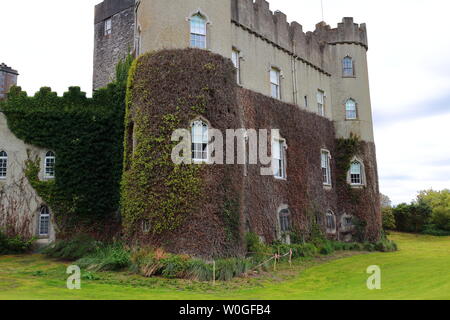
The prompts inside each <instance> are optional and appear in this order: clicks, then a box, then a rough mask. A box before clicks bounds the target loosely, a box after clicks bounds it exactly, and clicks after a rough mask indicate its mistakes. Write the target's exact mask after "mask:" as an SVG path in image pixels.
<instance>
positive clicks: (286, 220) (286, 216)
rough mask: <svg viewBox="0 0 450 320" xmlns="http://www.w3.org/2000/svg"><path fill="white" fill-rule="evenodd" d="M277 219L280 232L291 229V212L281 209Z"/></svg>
mask: <svg viewBox="0 0 450 320" xmlns="http://www.w3.org/2000/svg"><path fill="white" fill-rule="evenodd" d="M279 220H280V231H281V232H289V231H291V214H290V212H289V210H288V209H283V210H281V211H280V213H279Z"/></svg>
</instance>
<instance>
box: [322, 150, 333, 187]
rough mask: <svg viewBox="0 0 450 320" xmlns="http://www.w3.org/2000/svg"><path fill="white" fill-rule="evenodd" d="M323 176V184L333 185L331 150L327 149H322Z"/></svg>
mask: <svg viewBox="0 0 450 320" xmlns="http://www.w3.org/2000/svg"><path fill="white" fill-rule="evenodd" d="M321 158H322V177H323V184H324V185H327V186H331V167H330V159H331V155H330V152H329V151H327V150H323V151H322V156H321Z"/></svg>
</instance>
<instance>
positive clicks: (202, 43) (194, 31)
mask: <svg viewBox="0 0 450 320" xmlns="http://www.w3.org/2000/svg"><path fill="white" fill-rule="evenodd" d="M189 28H190V39H189V45H190V47H191V48H198V49H206V48H207V47H208V43H207V41H208V39H207V36H208V20H207V18H206V17H205V16H204V15H203V14H201V13H200V12H197V13H195V14H193V15H192V16H191V18H190V19H189Z"/></svg>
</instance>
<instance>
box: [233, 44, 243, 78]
mask: <svg viewBox="0 0 450 320" xmlns="http://www.w3.org/2000/svg"><path fill="white" fill-rule="evenodd" d="M231 61H233V65H234V68H235V69H236V82H237V84H241V52H240V51H239V50H238V49H236V48H233V52H232V53H231Z"/></svg>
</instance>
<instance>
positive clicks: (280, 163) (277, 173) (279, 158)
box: [272, 138, 287, 180]
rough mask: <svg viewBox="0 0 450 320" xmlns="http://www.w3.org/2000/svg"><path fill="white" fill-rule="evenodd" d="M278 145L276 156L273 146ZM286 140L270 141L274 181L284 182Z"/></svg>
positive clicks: (276, 139)
mask: <svg viewBox="0 0 450 320" xmlns="http://www.w3.org/2000/svg"><path fill="white" fill-rule="evenodd" d="M276 145H278V147H279V151H280V152H279V153H278V154H276V152H275V151H276V150H275V146H276ZM286 149H287V146H286V140H285V139H281V138H274V139H272V170H273V176H274V177H275V178H276V179H280V180H286V178H287V174H286V165H287V161H286Z"/></svg>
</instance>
